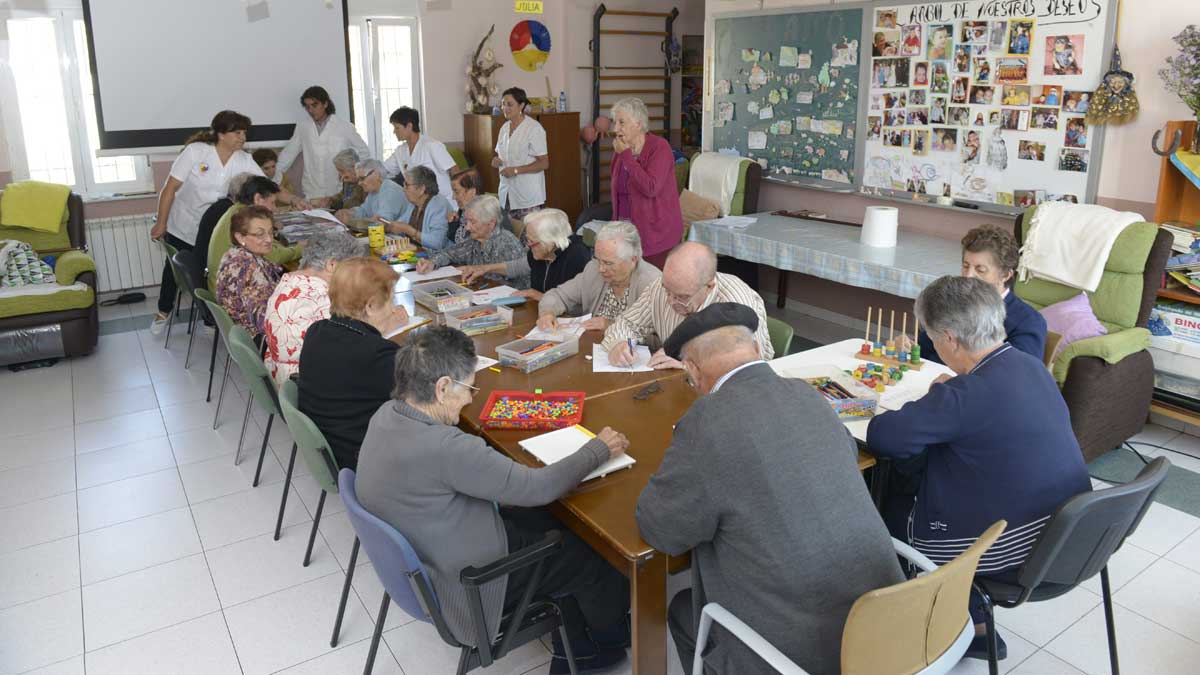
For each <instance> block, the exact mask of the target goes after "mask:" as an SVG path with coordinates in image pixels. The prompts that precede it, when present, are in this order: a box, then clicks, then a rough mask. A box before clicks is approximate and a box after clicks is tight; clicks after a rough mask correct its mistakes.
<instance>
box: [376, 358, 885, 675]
mask: <svg viewBox="0 0 1200 675" xmlns="http://www.w3.org/2000/svg"><path fill="white" fill-rule="evenodd" d="M856 459H857V453H856V445H855V443H854V439H853V438H851V437H850V434H849V433H848V432H847V431H846V428H845V427H844V426H843V425H842V423H841V422H840V421H839V420H838V419H837V416H836V415H835V414H834V412H833V410H832V409H831V408H830V407H829V404H828V403H826V402H825V399H824V398H823V397H822V396H821V395H820V394H818V393H817V391H816V390H815V389H813V388H812V387H811V386H809V385H807V384H805V383H804V382H802V381H800V380H789V379H784V378H781V377H780V376H779V375H777V374H775V372H774V371H773V370H771V367H770V366H769V365H767V364H765V363H760V364H755V365H751V366H747V367H746V368H744V369H742V370H740V371H738V372H736V373H734V374H733V375H732V376H731V377H730V378H729V379H728V380H726V381H725V383H724V384H723V385H722V386H721V388H720V389H718V390H717V391H716V392H713V393H711V394H709V395H707V396H704V397H701V398H700V399H698V400H697V401H696V402H695V403H693V404H692V407H691V409H690V410H688V412H687V414H685V415H684V416H683V418H682V419H681V420H679V423H678V424H677V425H676V427H675V435H674V438H673V439H672V441H671V447H669V448H667V451H666V453H665V454H664V456H663V462H662V465H661V466H659V469H658V471H657V472H656V473H655V474H654V476H653V477H652V478H651V479H650V483H649V484H648V485H647V486H646V489H645V490H643V491H642V495H641V497H640V498H639V499H638V505H637V522H638V528H639V530H640V531H641V534H642V538H643V539H645V540H646V542H647V543H649V544H650V545H651V546H653V547H654V548H656V549H658V550H660V551H662V552H664V553H667V554H669V555H680V554H682V553H683V552H684V551H687V550H691V551H692V575H693V576H692V579H693V583H692V588H693V590H692V593H693V596H692V597H693V602H694V610H695V613H696V620H697V621H698V620H699V611H700V609H701V608H702V607H703V606H704V603H705V602H718V603H720V604H721V605H722V606H724V607H725V608H726V609H728V610H729V611H730V612H732V613H733V614H734V615H735V616H737V617H738V618H739V619H741V620H743V621H745V622H746V623H747V624H749V625H750V627H751V628H753V629H754V630H756V631H758V632H759V633H761V634H762V636H763V637H764V638H766V639H767V641H768V642H770V643H771V644H773V645H775V646H776V647H778V648H779V649H780V651H782V652H783V653H784V654H785V655H787V656H788V658H790V659H792V660H793V661H795V662H796V663H798V664H799V665H800V666H801V667H802V668H804V669H805V670H807V671H808V672H810V673H814V675H829V674H836V673H838V672H839V671H840V668H839V665H838V664H839V657H840V653H841V642H842V628H843V626H844V624H845V622H846V616H847V615H848V614H849V612H850V606H851V605H852V604H854V601H855V600H856V599H857V598H858V597H859V596H860V595H862V594H863V593H865V592H866V591H869V590H873V589H876V588H883V587H884V586H889V585H891V584H895V583H899V582H900V581H903V577H902V576H901V573H900V565H899V564H898V563H897V561H896V554H895V552H894V551H893V549H892V544H891V540H890V538H889V536H888V531H887V528H886V527H884V524H883V520H882V519H881V518H880V516H879V512H878V511H876V510H875V505H874V504H873V503H872V502H871V497H870V495H869V494H868V492H867V486H866V484H865V483H864V482H863V479H862V475H861V474H860V473H859V470H858V464H857V461H856ZM359 461H360V462H361V460H359ZM714 631H715V635H716V645H715V646H714V647H713V649H712V651H711V652H709V653H708V654H706V655H705V659H704V660H705V663H706V664H708V665H709V666H710V667H711V668H712V670H713V671H714V672H717V673H737V674H738V675H752V674H756V673H763V674H764V675H765V674H766V673H774V672H775V671H774V670H772V669H771V668H770V667H768V666H767V665H766V664H765V663H764V662H763V661H761V660H760V659H759V658H758V657H757V656H755V655H754V653H753V652H751V651H750V650H749V649H747V648H746V647H744V646H743V645H741V644H740V643H739V642H738V641H737V640H736V639H734V638H731V637H730V636H728V635H725V634H724V633H723V631H722V630H720V629H714Z"/></svg>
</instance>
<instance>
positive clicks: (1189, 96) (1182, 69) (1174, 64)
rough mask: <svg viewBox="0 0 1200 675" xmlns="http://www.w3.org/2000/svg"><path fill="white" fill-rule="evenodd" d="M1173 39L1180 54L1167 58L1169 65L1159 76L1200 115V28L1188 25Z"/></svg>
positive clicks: (1168, 87) (1159, 72)
mask: <svg viewBox="0 0 1200 675" xmlns="http://www.w3.org/2000/svg"><path fill="white" fill-rule="evenodd" d="M1173 39H1174V40H1175V43H1176V44H1178V45H1179V54H1178V55H1176V56H1171V57H1168V58H1167V67H1166V68H1163V69H1162V70H1160V71H1158V76H1159V77H1160V78H1162V81H1163V84H1164V85H1166V87H1167V89H1169V90H1170V91H1172V92H1174V93H1175V94H1176V95H1177V96H1179V98H1180V99H1182V100H1183V102H1184V104H1186V105H1187V107H1189V108H1191V109H1192V112H1193V113H1195V114H1196V116H1197V117H1200V30H1197V28H1196V27H1195V26H1188V27H1187V28H1184V29H1183V32H1182V33H1180V34H1179V35H1176V36H1175V37H1174V38H1173Z"/></svg>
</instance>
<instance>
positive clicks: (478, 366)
mask: <svg viewBox="0 0 1200 675" xmlns="http://www.w3.org/2000/svg"><path fill="white" fill-rule="evenodd" d="M497 363H500V362H499V361H497V360H496V359H489V358H488V357H486V356H479V355H476V356H475V372H477V373H478V372H479V371H481V370H483V369H484V368H491V367H492V366H494V365H496V364H497Z"/></svg>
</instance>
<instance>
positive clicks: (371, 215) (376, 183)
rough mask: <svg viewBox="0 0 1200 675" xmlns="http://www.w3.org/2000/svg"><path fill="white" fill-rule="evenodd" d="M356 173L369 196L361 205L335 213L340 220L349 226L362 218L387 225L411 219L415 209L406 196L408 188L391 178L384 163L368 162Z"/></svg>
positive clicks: (372, 160) (366, 160) (370, 160)
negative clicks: (385, 169)
mask: <svg viewBox="0 0 1200 675" xmlns="http://www.w3.org/2000/svg"><path fill="white" fill-rule="evenodd" d="M354 173H355V176H357V180H358V184H359V186H361V187H362V189H363V193H364V194H365V195H366V196H367V197H366V199H364V200H363V203H362V204H360V205H359V206H356V207H354V208H352V209H342V210H341V211H338V212H337V213H335V214H334V216H335V217H336V218H337V219H338V220H340V221H342V222H343V223H347V222H349V221H351V220H353V219H355V218H358V219H365V220H370V221H374V222H377V223H379V222H383V223H384V224H386V223H390V222H394V221H397V220H408V218H409V216H410V215H411V214H412V208H413V206H412V204H409V203H408V198H407V197H405V196H404V188H402V187H400V186H399V185H396V184H395V183H393V182H392V181H390V180H388V179H387V177H386V175H385V174H384V171H383V163H382V162H380V161H379V160H377V159H364V160H362V161H361V162H359V163H358V164H356V165H355V167H354ZM385 221H386V222H385Z"/></svg>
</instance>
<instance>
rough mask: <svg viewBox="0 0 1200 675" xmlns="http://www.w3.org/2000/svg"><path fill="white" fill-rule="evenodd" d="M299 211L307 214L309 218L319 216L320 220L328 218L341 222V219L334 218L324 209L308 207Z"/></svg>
mask: <svg viewBox="0 0 1200 675" xmlns="http://www.w3.org/2000/svg"><path fill="white" fill-rule="evenodd" d="M301 213H303V214H304V215H306V216H308V217H309V218H320V219H321V220H328V221H331V222H334V223H341V222H342V221H340V220H338V219H337V218H334V217H333V214H332V213H330V212H328V211H326V210H325V209H309V210H307V211H301Z"/></svg>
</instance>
